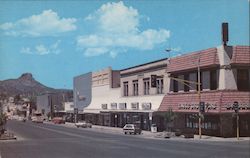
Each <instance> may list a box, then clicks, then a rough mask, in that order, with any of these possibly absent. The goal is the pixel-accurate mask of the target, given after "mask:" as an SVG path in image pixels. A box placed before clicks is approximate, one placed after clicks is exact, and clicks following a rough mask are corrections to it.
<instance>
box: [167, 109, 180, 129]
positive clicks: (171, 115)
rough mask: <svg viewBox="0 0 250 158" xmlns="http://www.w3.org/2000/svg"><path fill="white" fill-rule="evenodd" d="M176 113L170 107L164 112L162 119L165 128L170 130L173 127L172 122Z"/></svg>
mask: <svg viewBox="0 0 250 158" xmlns="http://www.w3.org/2000/svg"><path fill="white" fill-rule="evenodd" d="M176 117H177V115H176V114H175V113H174V112H173V110H172V109H168V111H167V112H166V113H164V120H165V123H166V127H167V130H171V129H172V127H173V122H174V120H175V119H176Z"/></svg>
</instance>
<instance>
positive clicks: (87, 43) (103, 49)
mask: <svg viewBox="0 0 250 158" xmlns="http://www.w3.org/2000/svg"><path fill="white" fill-rule="evenodd" d="M140 17H141V16H140V15H139V13H138V11H137V10H136V9H134V8H133V7H127V6H125V5H124V3H123V2H117V3H107V4H104V5H102V6H101V7H100V8H99V9H98V10H97V11H96V12H94V13H93V14H90V15H88V16H87V17H86V18H85V20H86V21H94V22H95V24H96V30H95V31H96V32H95V33H93V34H89V35H84V36H79V37H78V38H77V46H78V48H81V49H83V50H84V54H85V55H86V56H97V55H101V54H109V55H110V56H111V57H113V58H114V57H116V56H117V55H118V54H119V53H121V52H124V51H126V50H127V49H137V50H152V49H153V48H154V47H155V46H156V45H158V44H162V43H164V42H166V40H167V39H168V38H169V37H170V31H168V30H166V29H158V30H156V29H147V30H140V29H139V25H140ZM147 20H148V21H149V18H147ZM94 51H97V52H96V53H94ZM90 52H91V53H90ZM90 54H91V55H90Z"/></svg>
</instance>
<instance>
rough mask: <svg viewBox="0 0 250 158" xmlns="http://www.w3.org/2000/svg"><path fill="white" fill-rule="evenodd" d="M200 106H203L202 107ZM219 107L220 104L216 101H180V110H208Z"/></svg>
mask: <svg viewBox="0 0 250 158" xmlns="http://www.w3.org/2000/svg"><path fill="white" fill-rule="evenodd" d="M200 106H201V107H202V108H200ZM217 108H218V105H217V104H216V103H205V102H201V104H199V103H180V104H179V105H178V109H179V110H199V109H201V110H202V111H204V112H205V111H206V110H216V109H217Z"/></svg>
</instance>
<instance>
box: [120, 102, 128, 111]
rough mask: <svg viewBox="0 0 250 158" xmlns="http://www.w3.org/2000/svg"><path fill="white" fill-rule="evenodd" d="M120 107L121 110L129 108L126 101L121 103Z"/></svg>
mask: <svg viewBox="0 0 250 158" xmlns="http://www.w3.org/2000/svg"><path fill="white" fill-rule="evenodd" d="M119 109H120V110H125V109H127V104H126V103H119Z"/></svg>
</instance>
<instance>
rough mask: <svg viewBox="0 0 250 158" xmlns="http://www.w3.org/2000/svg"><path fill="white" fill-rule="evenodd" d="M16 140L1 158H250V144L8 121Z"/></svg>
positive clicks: (3, 146)
mask: <svg viewBox="0 0 250 158" xmlns="http://www.w3.org/2000/svg"><path fill="white" fill-rule="evenodd" d="M7 126H8V129H9V131H12V132H14V133H15V134H16V135H17V137H18V140H14V141H13V140H12V141H0V157H1V158H78V157H79V158H125V157H126V158H128V157H129V158H130V157H131V158H158V157H159V158H161V157H162V158H163V157H164V158H166V157H192V158H194V157H197V158H217V157H218V158H231V157H232V158H233V157H237V158H249V157H250V143H249V142H248V141H240V142H222V141H219V142H210V141H207V142H206V141H185V140H182V141H176V140H171V139H165V140H163V139H145V138H144V137H143V136H141V135H123V134H120V133H110V134H109V133H101V132H96V131H95V129H82V128H79V129H78V128H72V127H65V126H60V125H53V124H36V123H32V122H26V123H24V122H18V121H9V122H8V125H7Z"/></svg>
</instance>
